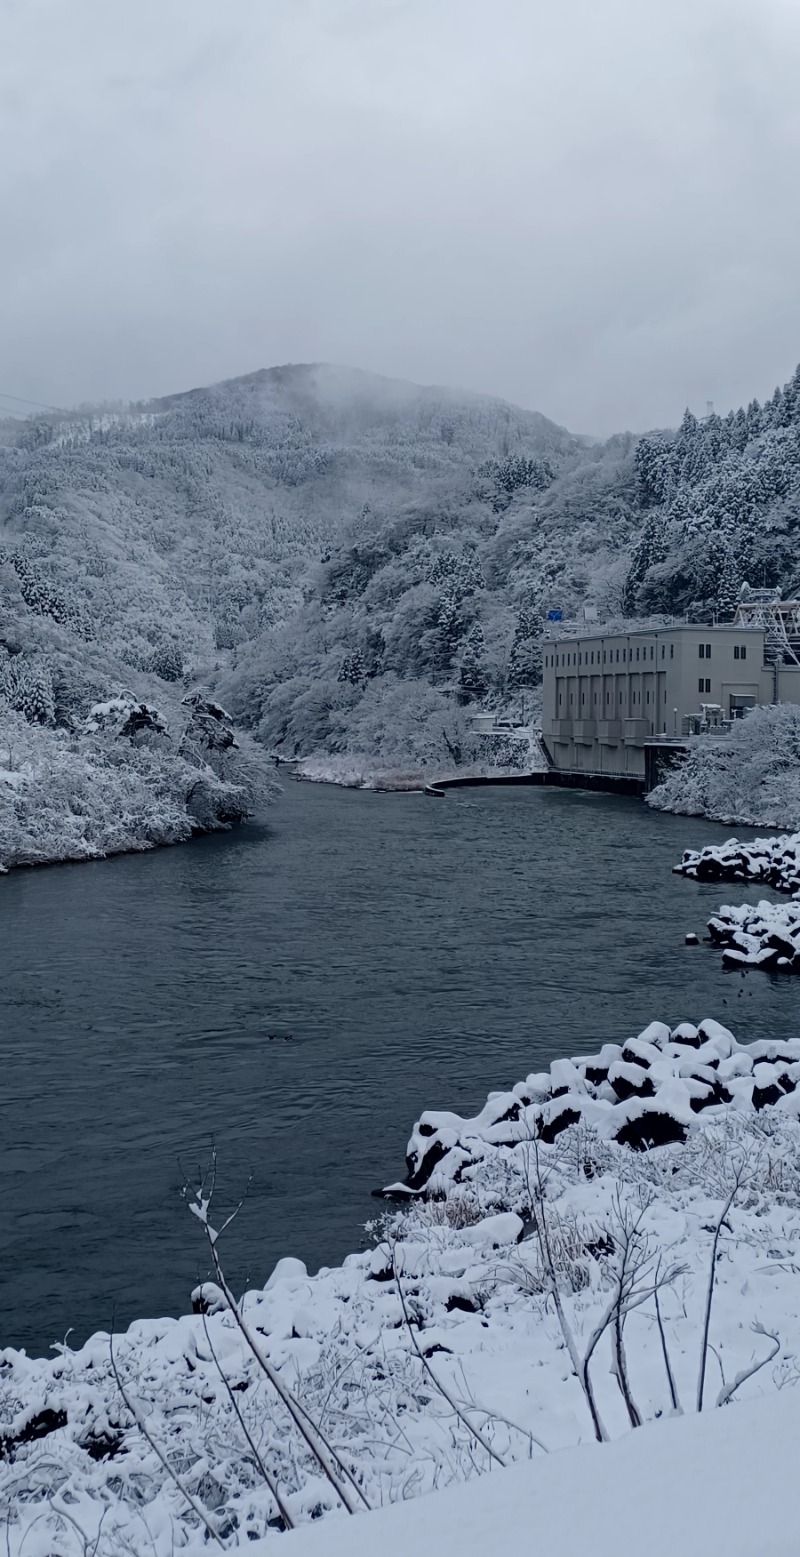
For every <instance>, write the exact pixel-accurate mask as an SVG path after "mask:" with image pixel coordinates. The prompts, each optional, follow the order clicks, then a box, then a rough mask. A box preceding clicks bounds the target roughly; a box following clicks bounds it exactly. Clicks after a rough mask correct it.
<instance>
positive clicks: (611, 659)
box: [544, 643, 744, 667]
mask: <svg viewBox="0 0 800 1557" xmlns="http://www.w3.org/2000/svg"><path fill="white" fill-rule="evenodd" d="M701 650H702V645H701ZM627 653H628V651H627V649H623V650H622V663H623V665H624V664H625V663H626V661H627ZM615 654H616V660H615ZM596 655H597V659H596V663H597V664H598V665H599V664H600V663H601V661H600V650H599V649H598V650H597V651H596ZM619 656H620V651H619V649H617V650H616V651H615V650H614V649H608V650H606V649H604V650H603V660H602V663H603V664H604V665H606V664H609V665H613V664H615V663H616V664H617V665H618V664H619V662H620V660H619ZM641 657H642V659H643V660H646V659H647V646H646V645H645V647H644V648H643V649H642V651H641ZM666 657H667V651H666V644H663V643H662V645H661V658H662V660H663V659H666ZM669 657H670V659H671V660H674V658H675V645H674V643H671V644H670V646H669ZM738 657H739V656H738V655H737V656H736V658H737V659H738ZM636 658H637V660H638V659H639V650H638V649H637V650H636ZM650 658H651V660H652V659H655V648H654V646H653V644H652V643H651V645H650ZM701 658H702V654H701ZM708 658H709V659H710V658H711V645H710V644H709V645H708ZM742 659H744V654H742ZM544 663H545V666H550V667H554V666H556V665H559V664H560V665H594V664H595V650H594V649H591V650H590V651H589V653H588V654H585V653H583V652H582V651H581V652H580V653H575V654H561V655H559V654H546V655H545V657H544ZM631 664H633V649H631Z"/></svg>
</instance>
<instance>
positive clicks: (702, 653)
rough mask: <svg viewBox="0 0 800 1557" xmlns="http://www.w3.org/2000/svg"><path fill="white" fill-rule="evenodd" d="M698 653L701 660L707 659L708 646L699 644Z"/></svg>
mask: <svg viewBox="0 0 800 1557" xmlns="http://www.w3.org/2000/svg"><path fill="white" fill-rule="evenodd" d="M697 653H698V656H699V658H700V659H701V660H704V659H705V657H706V646H705V644H704V643H698V645H697Z"/></svg>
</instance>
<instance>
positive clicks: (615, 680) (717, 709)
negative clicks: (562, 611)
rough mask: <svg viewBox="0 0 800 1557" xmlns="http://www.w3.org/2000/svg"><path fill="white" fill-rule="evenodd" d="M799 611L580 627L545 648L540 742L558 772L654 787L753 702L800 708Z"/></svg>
mask: <svg viewBox="0 0 800 1557" xmlns="http://www.w3.org/2000/svg"><path fill="white" fill-rule="evenodd" d="M798 631H800V606H798V605H797V604H796V603H794V602H793V603H791V604H782V603H779V602H775V601H774V600H770V601H768V602H767V603H766V604H765V603H764V601H762V600H757V601H753V602H746V603H743V604H742V605H741V606H740V607H739V609H738V610H737V612H736V616H735V618H734V621H733V622H732V623H726V625H725V626H713V627H708V626H696V625H690V624H688V623H683V622H680V623H675V624H674V625H670V626H661V627H653V628H647V627H642V628H639V629H637V630H635V631H632V632H629V633H621V632H618V631H613V632H603V630H602V629H601V628H598V627H596V626H592V627H591V628H590V627H589V626H588V624H587V626H586V628H585V630H584V631H583V632H580V631H579V630H578V629H577V628H576V631H575V636H572V635H571V634H570V633H569V632H567V633H566V634H565V635H564V636H563V637H559V638H557V639H553V640H550V641H547V640H546V641H545V643H544V645H543V654H542V661H543V663H542V674H543V708H542V737H543V740H544V744H545V746H546V748H547V752H548V754H549V756H550V759H551V761H552V764H553V768H554V769H555V771H556V772H559V771H560V772H563V773H564V774H574V775H580V774H586V775H589V774H592V775H596V776H600V775H608V776H609V777H617V778H625V779H629V780H637V781H640V782H641V783H642V785H643V786H645V787H649V783H650V782H654V781H655V780H656V779H657V777H658V770H659V767H660V766H661V763H662V762H663V758H664V757H665V755H666V753H667V751H668V750H669V749H670V748H672V749H673V750H674V749H675V748H676V747H677V748H679V749H681V748H683V747H684V746H685V742H686V738H687V737H688V736H690V735H693V734H699V733H702V732H703V731H705V730H709V729H719V730H724V729H725V728H727V727H728V725H729V721H733V720H735V719H739V718H742V717H743V716H744V714H745V713H746V712H747V710H748V709H750V708H753V707H754V706H755V705H756V704H757V703H777V702H782V703H800V653H799V652H798V651H799V650H800V637H798V636H797V634H798Z"/></svg>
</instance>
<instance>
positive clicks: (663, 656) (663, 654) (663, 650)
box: [661, 643, 667, 660]
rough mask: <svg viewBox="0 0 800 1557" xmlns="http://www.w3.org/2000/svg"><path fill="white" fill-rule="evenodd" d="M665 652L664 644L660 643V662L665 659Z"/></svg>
mask: <svg viewBox="0 0 800 1557" xmlns="http://www.w3.org/2000/svg"><path fill="white" fill-rule="evenodd" d="M666 652H667V645H666V644H665V643H662V645H661V658H662V660H663V659H664V658H665V656H666Z"/></svg>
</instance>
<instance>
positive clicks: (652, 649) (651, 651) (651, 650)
mask: <svg viewBox="0 0 800 1557" xmlns="http://www.w3.org/2000/svg"><path fill="white" fill-rule="evenodd" d="M655 652H656V651H655V649H654V647H653V645H652V643H651V645H650V658H651V659H652V658H653V655H654V654H655Z"/></svg>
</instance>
